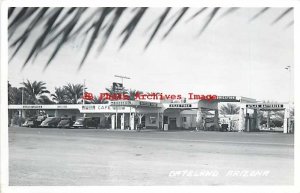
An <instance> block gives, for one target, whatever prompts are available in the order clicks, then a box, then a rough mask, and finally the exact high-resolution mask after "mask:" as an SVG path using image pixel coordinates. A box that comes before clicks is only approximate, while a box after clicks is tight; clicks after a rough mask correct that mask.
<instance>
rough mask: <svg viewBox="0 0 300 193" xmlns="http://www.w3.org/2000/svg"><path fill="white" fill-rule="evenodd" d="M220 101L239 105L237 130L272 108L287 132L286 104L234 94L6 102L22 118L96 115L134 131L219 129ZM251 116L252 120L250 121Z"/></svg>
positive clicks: (253, 124) (251, 125)
mask: <svg viewBox="0 0 300 193" xmlns="http://www.w3.org/2000/svg"><path fill="white" fill-rule="evenodd" d="M222 102H236V103H237V104H238V105H239V106H240V113H239V115H238V116H237V117H238V119H237V120H236V128H238V131H254V130H255V129H253V128H257V124H258V121H259V120H257V118H256V116H255V115H256V114H257V111H258V110H262V111H263V110H270V109H273V110H274V109H275V110H283V111H284V112H285V118H284V120H285V122H284V132H285V133H287V132H288V127H289V125H288V124H289V123H288V121H289V117H288V111H289V108H288V105H286V104H273V105H272V104H262V103H257V102H256V100H255V99H250V98H246V97H239V98H238V97H233V96H230V97H221V98H218V99H217V100H212V101H207V100H199V101H193V102H184V103H180V102H170V101H160V102H152V101H151V102H150V101H137V100H117V101H110V102H109V103H108V104H53V105H9V111H17V112H18V113H19V115H20V116H23V117H26V111H28V110H36V111H37V112H44V113H46V114H47V116H52V117H70V118H72V119H73V120H76V119H77V118H79V117H97V118H98V120H99V127H100V128H111V129H121V130H125V129H128V130H135V129H136V127H137V124H141V125H142V127H144V128H147V129H159V130H181V129H195V128H197V129H200V130H219V128H220V125H219V123H220V119H219V110H218V106H219V104H220V103H222ZM268 105H271V106H268ZM274 105H275V106H274ZM9 114H11V113H9ZM250 117H252V119H253V120H254V121H252V122H251V121H249V120H251V119H250ZM9 118H11V117H9Z"/></svg>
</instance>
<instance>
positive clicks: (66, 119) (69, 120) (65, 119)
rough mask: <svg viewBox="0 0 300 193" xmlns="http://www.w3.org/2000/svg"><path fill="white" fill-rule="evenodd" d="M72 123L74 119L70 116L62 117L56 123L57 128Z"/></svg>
mask: <svg viewBox="0 0 300 193" xmlns="http://www.w3.org/2000/svg"><path fill="white" fill-rule="evenodd" d="M73 124H74V121H73V120H72V118H70V117H62V118H61V120H60V122H59V123H58V125H57V127H58V128H71V127H72V126H73Z"/></svg>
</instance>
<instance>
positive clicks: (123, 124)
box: [121, 113, 125, 130]
mask: <svg viewBox="0 0 300 193" xmlns="http://www.w3.org/2000/svg"><path fill="white" fill-rule="evenodd" d="M124 129H125V115H124V113H123V114H122V115H121V130H124Z"/></svg>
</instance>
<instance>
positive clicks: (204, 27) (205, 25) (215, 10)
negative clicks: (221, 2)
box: [199, 7, 220, 35]
mask: <svg viewBox="0 0 300 193" xmlns="http://www.w3.org/2000/svg"><path fill="white" fill-rule="evenodd" d="M219 10H220V7H216V8H213V10H212V11H211V13H210V15H209V17H208V19H207V20H206V22H205V24H204V25H203V27H202V29H201V30H200V33H199V35H201V34H202V33H203V32H204V30H205V29H206V28H207V27H208V25H209V24H210V22H211V21H212V20H213V18H214V17H215V16H216V14H217V13H218V11H219Z"/></svg>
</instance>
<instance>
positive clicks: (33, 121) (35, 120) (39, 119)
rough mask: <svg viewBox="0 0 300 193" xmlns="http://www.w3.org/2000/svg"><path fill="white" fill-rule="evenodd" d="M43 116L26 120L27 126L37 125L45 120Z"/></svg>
mask: <svg viewBox="0 0 300 193" xmlns="http://www.w3.org/2000/svg"><path fill="white" fill-rule="evenodd" d="M45 118H46V117H44V116H37V117H35V118H32V119H31V120H29V121H28V122H27V127H38V126H40V124H41V123H42V122H43V121H44V120H45Z"/></svg>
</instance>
